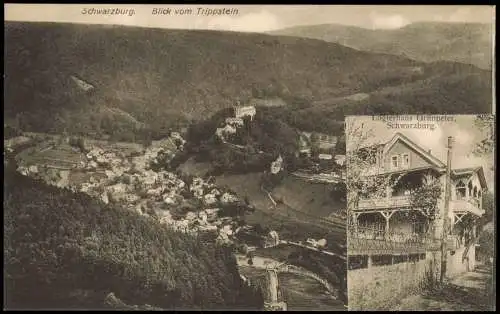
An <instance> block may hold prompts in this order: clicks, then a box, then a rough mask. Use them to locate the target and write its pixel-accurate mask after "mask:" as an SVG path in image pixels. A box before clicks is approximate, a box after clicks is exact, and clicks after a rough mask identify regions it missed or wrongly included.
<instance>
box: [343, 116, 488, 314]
mask: <svg viewBox="0 0 500 314" xmlns="http://www.w3.org/2000/svg"><path fill="white" fill-rule="evenodd" d="M494 141H495V139H494V117H493V116H492V115H477V116H474V115H397V116H349V117H347V118H346V148H347V180H346V184H347V189H348V193H347V195H348V197H347V198H348V212H349V223H348V227H347V228H348V237H347V244H348V249H347V252H348V298H349V310H392V311H407V310H413V311H453V310H455V311H492V310H494V309H495V284H494V282H493V280H494V273H495V264H496V260H495V254H494V250H495V243H494V239H495V235H496V233H495V227H494V211H495V205H494V182H495V181H494V171H495V165H494V157H493V153H494V152H493V149H494Z"/></svg>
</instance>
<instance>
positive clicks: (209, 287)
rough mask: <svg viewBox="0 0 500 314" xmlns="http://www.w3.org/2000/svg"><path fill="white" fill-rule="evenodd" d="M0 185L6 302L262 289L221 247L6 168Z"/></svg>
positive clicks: (175, 305) (79, 303)
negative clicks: (247, 281) (0, 187)
mask: <svg viewBox="0 0 500 314" xmlns="http://www.w3.org/2000/svg"><path fill="white" fill-rule="evenodd" d="M4 184H5V189H4V219H5V231H4V254H5V255H4V262H5V272H4V276H5V277H4V278H5V283H6V291H7V294H6V298H5V307H6V308H9V309H14V308H15V309H19V308H53V309H62V308H87V309H97V308H105V307H114V308H122V309H128V308H133V307H132V305H141V306H145V305H148V306H152V307H155V308H162V309H182V308H190V309H214V308H216V309H258V308H260V307H261V306H262V304H263V303H262V302H263V300H262V297H261V294H260V292H259V293H258V292H257V291H255V290H253V289H251V288H248V287H247V286H245V285H244V284H243V283H242V280H241V279H240V277H239V273H238V270H237V265H236V260H235V258H234V256H233V255H232V253H231V249H229V248H227V247H221V246H219V245H216V244H214V243H207V242H203V241H201V240H200V239H198V238H196V237H195V236H193V235H188V234H183V233H178V232H174V231H171V230H168V229H166V227H165V226H162V225H160V224H159V223H158V222H157V221H155V220H154V219H152V218H149V217H145V216H140V215H138V214H136V213H133V212H129V211H125V210H122V209H119V208H113V207H109V206H104V205H103V204H101V203H98V202H97V201H94V200H92V199H91V198H90V196H87V195H85V194H82V193H77V194H75V193H73V192H71V191H69V190H62V189H58V188H56V187H51V186H47V185H45V184H44V183H42V182H37V181H34V180H33V179H30V178H28V177H23V176H21V175H20V174H17V173H15V172H14V171H13V170H12V169H9V168H8V169H7V172H6V174H5V177H4ZM127 305H129V306H127ZM146 308H147V307H146ZM150 308H151V307H150Z"/></svg>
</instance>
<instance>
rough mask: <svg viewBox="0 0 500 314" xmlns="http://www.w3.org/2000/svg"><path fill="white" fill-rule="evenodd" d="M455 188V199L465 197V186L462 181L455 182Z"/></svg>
mask: <svg viewBox="0 0 500 314" xmlns="http://www.w3.org/2000/svg"><path fill="white" fill-rule="evenodd" d="M455 190H456V195H457V200H461V199H463V198H465V196H466V188H465V184H464V183H463V182H462V181H460V182H458V183H457V185H456V187H455Z"/></svg>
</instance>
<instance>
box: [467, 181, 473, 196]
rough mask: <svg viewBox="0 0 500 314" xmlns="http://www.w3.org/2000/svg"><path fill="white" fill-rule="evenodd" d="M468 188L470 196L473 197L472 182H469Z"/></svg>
mask: <svg viewBox="0 0 500 314" xmlns="http://www.w3.org/2000/svg"><path fill="white" fill-rule="evenodd" d="M468 188H469V196H472V182H470V181H469V185H468Z"/></svg>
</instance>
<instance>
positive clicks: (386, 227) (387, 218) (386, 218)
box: [380, 210, 396, 235]
mask: <svg viewBox="0 0 500 314" xmlns="http://www.w3.org/2000/svg"><path fill="white" fill-rule="evenodd" d="M395 212H396V211H388V210H387V211H381V212H380V214H381V215H382V216H384V218H385V234H386V235H387V234H388V233H389V219H391V217H392V215H393V214H394V213H395Z"/></svg>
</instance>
